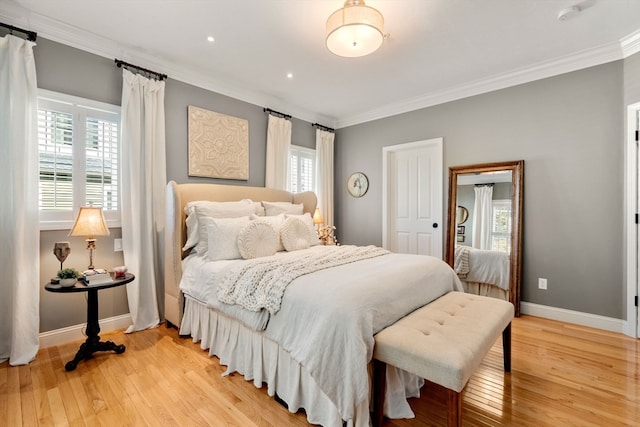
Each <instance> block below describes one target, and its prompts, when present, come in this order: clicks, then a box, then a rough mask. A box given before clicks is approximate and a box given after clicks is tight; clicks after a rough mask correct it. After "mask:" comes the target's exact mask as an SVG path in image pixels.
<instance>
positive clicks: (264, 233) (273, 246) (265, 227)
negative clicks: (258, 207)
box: [238, 221, 279, 259]
mask: <svg viewBox="0 0 640 427" xmlns="http://www.w3.org/2000/svg"><path fill="white" fill-rule="evenodd" d="M278 240H279V239H278V235H277V234H276V231H275V230H274V229H273V227H272V226H271V224H269V223H267V222H264V221H250V222H249V224H247V225H245V226H244V227H242V230H240V234H239V235H238V250H239V251H240V255H241V256H242V258H244V259H251V258H259V257H263V256H270V255H273V254H275V253H276V252H277V249H278V245H279V241H278Z"/></svg>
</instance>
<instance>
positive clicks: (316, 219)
mask: <svg viewBox="0 0 640 427" xmlns="http://www.w3.org/2000/svg"><path fill="white" fill-rule="evenodd" d="M323 222H324V219H323V218H322V214H321V213H320V208H316V211H315V212H314V213H313V223H314V224H315V225H316V231H319V230H320V224H322V223H323Z"/></svg>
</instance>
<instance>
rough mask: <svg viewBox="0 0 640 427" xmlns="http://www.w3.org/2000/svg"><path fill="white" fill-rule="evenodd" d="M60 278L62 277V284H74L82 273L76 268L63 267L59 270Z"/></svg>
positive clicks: (65, 285) (64, 285)
mask: <svg viewBox="0 0 640 427" xmlns="http://www.w3.org/2000/svg"><path fill="white" fill-rule="evenodd" d="M57 276H58V279H60V286H63V287H67V286H73V285H75V283H76V282H77V281H78V278H80V277H81V276H82V275H81V274H80V272H79V271H78V270H76V269H75V268H63V269H62V270H59V271H58V274H57Z"/></svg>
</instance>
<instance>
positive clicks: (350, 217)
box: [34, 38, 640, 332]
mask: <svg viewBox="0 0 640 427" xmlns="http://www.w3.org/2000/svg"><path fill="white" fill-rule="evenodd" d="M34 50H35V56H36V69H37V75H38V86H39V87H41V88H45V89H49V90H54V91H58V92H62V93H67V94H71V95H75V96H80V97H85V98H90V99H95V100H98V101H102V102H108V103H111V104H116V105H118V104H119V103H120V98H121V91H122V86H121V84H122V82H121V70H120V69H118V68H116V67H115V65H114V63H113V60H112V59H107V58H102V57H99V56H96V55H93V54H90V53H87V52H83V51H80V50H77V49H74V48H71V47H68V46H64V45H61V44H58V43H55V42H51V41H48V40H45V39H42V38H39V39H38V42H37V46H36V48H35V49H34ZM132 62H135V60H132ZM158 71H162V70H158ZM638 75H640V54H636V55H634V56H632V57H630V58H627V59H625V60H624V61H619V62H615V63H611V64H606V65H602V66H599V67H593V68H590V69H587V70H582V71H578V72H575V73H570V74H566V75H562V76H558V77H554V78H550V79H545V80H541V81H538V82H533V83H529V84H526V85H522V86H518V87H514V88H509V89H505V90H501V91H496V92H493V93H489V94H484V95H479V96H476V97H472V98H467V99H464V100H460V101H456V102H451V103H447V104H443V105H439V106H436V107H431V108H427V109H422V110H418V111H414V112H411V113H406V114H402V115H398V116H394V117H390V118H387V119H383V120H378V121H375V122H370V123H364V124H361V125H357V126H352V127H349V128H345V129H341V130H339V131H338V132H337V135H336V156H335V157H336V225H337V226H338V230H337V231H338V237H339V238H340V241H341V242H342V243H355V244H369V243H373V244H381V243H382V236H381V227H382V225H381V221H382V219H381V217H382V213H381V206H382V199H381V191H380V188H381V185H382V182H381V180H382V147H383V146H387V145H393V144H399V143H403V142H411V141H418V140H424V139H429V138H434V137H440V136H442V137H444V141H445V143H444V164H445V177H444V178H445V186H446V168H447V167H448V166H452V165H462V164H470V163H478V162H490V161H503V160H518V159H524V160H525V193H524V200H525V212H524V214H525V215H524V224H525V227H524V233H525V234H524V271H523V273H524V276H523V300H525V301H531V302H536V303H540V304H544V305H549V306H555V307H562V308H568V309H573V310H578V311H583V312H588V313H595V314H601V315H605V316H611V317H622V313H623V294H624V285H623V283H622V277H621V275H622V273H621V272H622V247H623V245H622V244H621V243H620V242H621V241H622V240H621V239H622V225H621V221H622V215H613V216H611V212H617V211H621V209H622V199H623V194H622V169H623V167H622V164H623V161H622V144H621V141H622V126H623V123H624V114H623V109H624V108H623V104H624V105H626V104H625V103H631V102H639V101H640V82H639V81H638V79H637V76H638ZM187 105H196V106H199V107H203V108H207V109H211V110H213V111H217V112H221V113H224V114H229V115H233V116H236V117H243V118H246V119H248V120H249V123H250V130H249V132H250V133H249V138H250V155H249V158H250V179H249V181H248V182H240V181H231V182H230V183H232V184H238V185H257V186H261V185H264V157H265V148H266V147H265V145H266V136H265V135H266V122H267V118H266V115H265V114H264V113H263V112H262V108H263V106H255V105H252V104H248V103H245V102H242V101H238V100H235V99H232V98H228V97H225V96H222V95H219V94H216V93H213V92H210V91H207V90H203V89H200V88H197V87H194V86H191V85H187V84H184V83H181V82H178V81H175V80H172V79H171V76H169V79H168V81H167V86H166V98H165V109H166V116H167V117H166V132H167V178H168V179H173V180H176V181H178V182H187V181H191V182H198V181H207V182H212V181H216V182H224V181H220V180H205V179H202V178H190V177H188V176H187V116H186V106H187ZM266 107H268V106H266ZM285 113H286V111H285ZM292 122H293V137H292V138H293V143H294V144H298V145H302V146H306V147H314V145H315V136H314V130H313V128H312V127H311V126H310V124H309V123H308V122H305V121H302V120H297V119H295V118H294V119H293V120H292ZM354 171H362V172H365V173H366V174H367V175H368V176H369V180H370V189H369V191H368V193H367V194H366V195H365V196H364V197H363V198H361V199H353V198H350V197H349V196H348V195H347V192H346V189H345V183H346V179H347V176H348V175H349V174H350V173H351V172H354ZM444 194H446V189H445V192H444ZM443 203H444V201H443ZM443 205H445V204H443ZM356 218H368V219H369V220H368V221H367V222H365V221H358V220H357V219H356ZM119 235H120V230H112V235H111V236H109V237H107V238H101V239H99V240H98V252H97V254H96V259H97V261H98V262H101V263H104V264H106V265H105V267H112V266H114V265H119V264H121V263H122V254H121V253H120V252H118V253H114V252H113V250H112V248H113V238H115V237H117V236H119ZM66 240H70V241H71V244H72V254H71V256H70V258H69V259H68V260H67V261H66V262H65V266H71V265H72V263H73V265H76V264H77V265H78V266H82V265H84V262H85V258H86V255H87V254H86V252H85V249H84V246H85V245H84V242H83V241H82V239H79V240H75V239H74V238H69V237H67V231H66V230H61V231H49V232H42V233H41V254H40V255H41V258H40V259H41V262H40V263H41V282H42V283H45V282H46V281H47V280H48V279H49V277H51V276H52V275H53V274H55V271H56V270H57V267H58V262H57V260H56V259H55V257H54V256H53V254H52V248H53V242H56V241H66ZM112 264H113V265H112ZM538 277H546V278H548V279H549V289H548V290H547V291H538V290H537V286H536V283H537V278H538ZM107 292H108V293H107ZM66 297H67V296H61V295H57V294H51V293H48V292H44V291H41V327H40V330H41V331H42V332H44V331H49V330H52V329H56V328H61V327H65V326H70V325H74V324H79V323H83V322H84V321H85V316H86V311H85V310H86V307H85V305H84V302H83V301H76V300H77V299H78V298H71V297H69V298H66ZM100 303H101V307H100V310H101V311H100V317H101V318H104V317H110V316H116V315H119V314H125V313H127V312H128V307H127V303H126V294H125V289H124V288H116V289H113V290H109V291H104V292H102V293H101V295H100Z"/></svg>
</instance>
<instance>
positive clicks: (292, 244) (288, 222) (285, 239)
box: [280, 217, 311, 252]
mask: <svg viewBox="0 0 640 427" xmlns="http://www.w3.org/2000/svg"><path fill="white" fill-rule="evenodd" d="M280 240H282V245H283V246H284V248H285V249H286V250H287V251H289V252H291V251H297V250H300V249H306V248H308V247H310V246H311V235H310V233H309V228H308V227H307V224H305V223H304V221H303V220H301V219H300V218H296V217H289V218H287V219H285V220H284V222H283V223H282V227H281V228H280Z"/></svg>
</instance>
